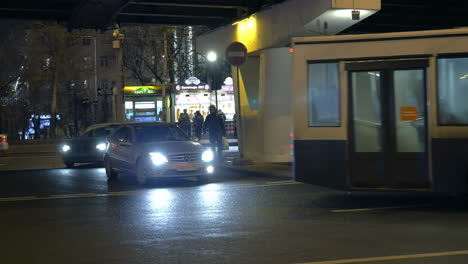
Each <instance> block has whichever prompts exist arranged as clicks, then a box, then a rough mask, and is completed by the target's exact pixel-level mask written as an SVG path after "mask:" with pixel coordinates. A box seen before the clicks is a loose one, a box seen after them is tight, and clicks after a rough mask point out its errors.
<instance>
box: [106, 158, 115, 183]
mask: <svg viewBox="0 0 468 264" xmlns="http://www.w3.org/2000/svg"><path fill="white" fill-rule="evenodd" d="M104 167H105V168H106V175H107V179H108V180H113V179H115V178H117V176H118V173H117V172H116V171H115V170H114V169H113V168H112V165H111V163H110V160H109V159H106V160H105V161H104Z"/></svg>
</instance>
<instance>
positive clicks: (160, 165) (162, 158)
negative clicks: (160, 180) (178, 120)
mask: <svg viewBox="0 0 468 264" xmlns="http://www.w3.org/2000/svg"><path fill="white" fill-rule="evenodd" d="M213 158H214V155H213V152H212V151H211V150H210V149H207V148H206V147H204V146H202V145H201V144H200V143H198V142H194V141H192V140H190V138H189V137H188V136H187V135H186V134H185V133H184V132H183V131H182V130H181V129H180V128H178V127H177V126H175V125H172V124H166V123H156V122H152V123H133V124H128V125H125V126H122V127H120V128H119V129H118V130H116V131H115V132H114V134H113V135H112V136H110V137H109V138H108V149H107V153H106V156H105V159H104V164H105V165H104V166H105V168H106V174H107V177H108V178H109V179H112V178H115V177H116V176H117V173H118V172H119V171H128V172H132V174H133V175H135V176H136V181H137V182H138V183H139V184H145V183H146V181H147V180H148V178H153V177H171V178H172V177H198V178H199V179H203V178H204V176H206V175H209V174H212V173H213V172H214V167H213V164H212V162H213Z"/></svg>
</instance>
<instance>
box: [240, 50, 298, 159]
mask: <svg viewBox="0 0 468 264" xmlns="http://www.w3.org/2000/svg"><path fill="white" fill-rule="evenodd" d="M291 61H292V56H291V54H290V53H289V49H288V48H277V49H268V50H265V51H262V52H261V53H260V54H259V56H251V57H249V58H248V60H247V62H246V64H244V65H243V66H242V67H240V88H241V89H240V96H241V105H240V106H241V113H242V114H241V122H242V124H241V126H240V127H241V128H242V130H241V135H242V139H241V142H240V144H241V149H242V151H243V153H244V155H245V156H244V157H245V158H247V159H250V160H254V161H259V162H289V161H291V152H290V147H289V146H290V143H291V138H290V135H289V134H290V133H291V131H292V120H291V115H290V98H291V89H290V83H291ZM233 76H236V74H235V71H234V72H233ZM234 79H235V81H237V80H236V78H234ZM236 100H238V99H236Z"/></svg>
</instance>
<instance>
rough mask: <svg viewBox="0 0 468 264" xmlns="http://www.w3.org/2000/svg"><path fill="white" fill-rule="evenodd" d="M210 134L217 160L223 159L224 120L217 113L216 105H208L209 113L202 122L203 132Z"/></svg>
mask: <svg viewBox="0 0 468 264" xmlns="http://www.w3.org/2000/svg"><path fill="white" fill-rule="evenodd" d="M207 130H208V133H209V135H210V144H211V147H212V148H213V153H214V154H215V157H216V159H217V160H218V162H221V161H222V160H223V137H224V136H225V135H226V129H225V127H224V120H223V118H222V117H221V116H219V115H218V111H217V109H216V106H214V105H210V114H209V115H208V116H207V117H206V120H205V123H203V134H206V131H207Z"/></svg>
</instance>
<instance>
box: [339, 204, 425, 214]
mask: <svg viewBox="0 0 468 264" xmlns="http://www.w3.org/2000/svg"><path fill="white" fill-rule="evenodd" d="M427 206H430V205H429V204H414V205H403V206H387V207H374V208H355V209H337V210H331V212H332V213H355V212H367V211H375V210H393V209H406V208H414V207H427Z"/></svg>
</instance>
